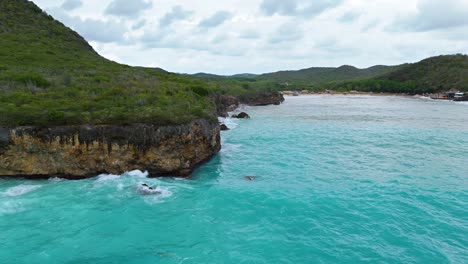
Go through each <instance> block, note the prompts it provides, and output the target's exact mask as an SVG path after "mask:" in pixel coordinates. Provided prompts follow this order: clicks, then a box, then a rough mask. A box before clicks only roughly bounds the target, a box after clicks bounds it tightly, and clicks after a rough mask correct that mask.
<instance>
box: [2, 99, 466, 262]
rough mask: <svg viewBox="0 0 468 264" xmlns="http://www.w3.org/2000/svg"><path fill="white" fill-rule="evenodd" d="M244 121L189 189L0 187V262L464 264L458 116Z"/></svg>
mask: <svg viewBox="0 0 468 264" xmlns="http://www.w3.org/2000/svg"><path fill="white" fill-rule="evenodd" d="M246 110H247V111H248V113H249V114H250V115H251V116H252V119H251V120H228V123H229V124H230V126H232V127H234V129H233V130H231V131H227V132H223V135H222V137H223V150H222V151H221V153H220V154H219V155H218V156H217V157H216V158H214V159H213V160H212V161H211V162H209V163H208V164H206V165H205V166H202V167H201V168H200V169H198V170H197V172H196V173H195V175H194V178H193V179H192V180H181V179H146V178H145V175H146V174H145V173H143V172H139V171H135V172H131V173H126V174H123V175H101V176H99V177H97V178H94V179H89V180H84V181H63V180H60V179H51V180H49V181H19V180H0V263H468V252H467V251H468V209H467V208H468V181H467V179H468V178H467V177H468V163H467V158H468V105H466V104H460V103H458V104H457V103H453V102H439V101H430V100H424V99H416V98H402V97H368V96H354V97H344V96H342V97H340V96H336V97H335V96H333V97H331V96H324V97H319V96H313V97H290V98H287V101H286V103H285V104H283V105H281V106H268V107H249V108H248V109H246ZM246 175H251V176H256V177H257V180H256V181H246V180H244V179H243V177H244V176H246ZM142 182H146V183H148V184H150V185H152V186H155V187H156V186H158V188H159V189H158V190H159V191H161V192H162V194H161V195H158V196H142V195H140V193H139V192H138V185H139V184H140V183H142Z"/></svg>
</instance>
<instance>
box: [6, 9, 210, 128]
mask: <svg viewBox="0 0 468 264" xmlns="http://www.w3.org/2000/svg"><path fill="white" fill-rule="evenodd" d="M215 89H217V88H216V87H215V86H214V85H209V84H207V83H205V82H203V81H200V80H198V79H194V78H191V77H188V76H183V75H178V74H172V73H167V72H164V71H162V70H158V69H149V68H136V67H129V66H126V65H121V64H118V63H115V62H112V61H109V60H107V59H105V58H103V57H101V56H99V55H98V54H97V53H96V52H95V51H94V50H93V48H92V47H91V46H90V45H89V44H88V43H87V42H86V41H85V40H84V39H83V38H82V37H81V36H80V35H78V34H77V33H76V32H74V31H72V30H71V29H69V28H67V27H65V26H64V25H63V24H61V23H60V22H58V21H56V20H54V19H53V18H52V17H51V16H49V15H47V14H46V13H44V12H43V11H42V10H41V9H40V8H38V7H37V6H36V5H35V4H34V3H32V2H29V1H26V0H1V1H0V125H2V126H17V125H70V124H83V123H91V124H127V123H138V122H149V123H156V124H177V123H184V122H187V121H190V120H193V119H196V118H200V117H201V118H213V119H214V118H215V116H214V113H215V110H214V104H213V102H212V100H210V99H209V98H208V97H207V95H209V94H210V93H211V92H213V91H214V90H215Z"/></svg>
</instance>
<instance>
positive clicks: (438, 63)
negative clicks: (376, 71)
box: [327, 54, 468, 94]
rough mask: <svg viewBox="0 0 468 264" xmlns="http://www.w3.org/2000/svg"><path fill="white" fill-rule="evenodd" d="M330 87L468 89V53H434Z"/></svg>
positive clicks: (401, 90) (404, 90)
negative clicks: (383, 72)
mask: <svg viewBox="0 0 468 264" xmlns="http://www.w3.org/2000/svg"><path fill="white" fill-rule="evenodd" d="M327 88H330V89H336V90H342V91H346V90H360V91H371V92H391V93H410V94H416V93H434V92H442V91H447V90H450V89H452V88H457V89H460V90H463V91H468V56H467V55H460V54H459V55H445V56H438V57H432V58H428V59H425V60H422V61H420V62H417V63H413V64H406V65H404V66H402V67H400V68H399V69H397V70H395V71H392V72H390V73H387V74H384V75H381V76H378V77H375V78H370V79H366V80H360V81H352V82H342V83H334V84H328V85H327Z"/></svg>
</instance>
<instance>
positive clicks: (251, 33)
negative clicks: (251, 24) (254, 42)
mask: <svg viewBox="0 0 468 264" xmlns="http://www.w3.org/2000/svg"><path fill="white" fill-rule="evenodd" d="M239 37H240V38H243V39H258V38H260V33H259V32H258V31H255V30H253V29H247V30H244V31H243V32H241V33H240V34H239Z"/></svg>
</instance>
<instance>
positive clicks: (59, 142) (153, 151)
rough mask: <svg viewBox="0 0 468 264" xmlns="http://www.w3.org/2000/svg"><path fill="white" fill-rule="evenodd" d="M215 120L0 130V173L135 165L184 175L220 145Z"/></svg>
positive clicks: (67, 174)
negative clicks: (162, 124)
mask: <svg viewBox="0 0 468 264" xmlns="http://www.w3.org/2000/svg"><path fill="white" fill-rule="evenodd" d="M219 131H220V128H219V125H218V124H217V122H210V121H207V120H204V119H200V120H196V121H193V122H191V123H188V124H184V125H173V126H157V125H150V124H135V125H128V126H110V125H100V126H92V125H82V126H62V127H50V128H40V127H17V128H1V129H0V176H6V177H26V178H33V179H36V178H37V179H42V178H50V177H60V178H67V179H83V178H88V177H92V176H96V175H98V174H101V173H111V174H120V173H123V172H125V171H132V170H136V169H140V170H148V172H149V173H150V176H153V177H157V176H188V175H189V174H190V173H191V172H192V171H193V169H195V168H196V167H197V166H198V165H200V164H202V163H203V162H205V161H207V160H209V159H210V158H211V157H212V156H213V155H215V154H216V153H217V152H218V151H219V150H220V149H221V145H220V134H219Z"/></svg>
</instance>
